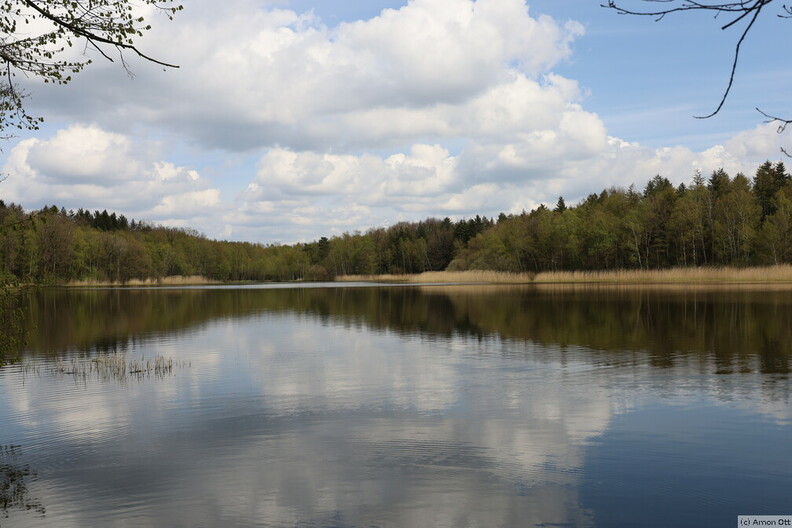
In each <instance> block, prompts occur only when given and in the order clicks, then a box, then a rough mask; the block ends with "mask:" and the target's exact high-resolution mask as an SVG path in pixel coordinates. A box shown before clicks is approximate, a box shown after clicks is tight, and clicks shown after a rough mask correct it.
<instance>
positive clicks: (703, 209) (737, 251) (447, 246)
mask: <svg viewBox="0 0 792 528" xmlns="http://www.w3.org/2000/svg"><path fill="white" fill-rule="evenodd" d="M780 263H792V178H790V175H789V174H788V173H787V172H786V168H785V167H784V164H783V163H782V162H777V163H772V162H770V161H767V162H765V163H763V164H762V165H761V166H759V167H758V168H757V170H756V173H755V175H754V176H753V177H751V178H749V177H747V176H745V175H744V174H741V173H738V174H736V175H734V176H733V177H732V176H730V175H729V174H727V173H726V172H725V171H724V170H722V169H719V170H716V171H714V172H713V173H712V174H711V175H710V176H709V177H708V178H705V176H704V175H703V174H701V173H696V174H695V175H694V177H693V179H692V181H691V182H689V184H687V185H686V184H680V185H679V186H676V187H675V186H674V185H673V184H672V183H671V182H670V181H669V180H668V179H667V178H665V177H663V176H660V175H657V176H655V177H654V178H652V179H651V180H650V181H649V182H648V183H647V184H646V186H645V188H644V189H643V190H642V191H638V190H636V189H635V188H634V187H633V186H631V187H630V188H628V189H621V188H610V189H605V190H603V191H602V192H601V193H599V194H591V195H590V196H588V197H587V198H586V199H585V200H582V201H581V202H580V203H578V204H577V205H572V206H567V204H566V203H565V201H564V199H563V197H560V198H559V199H558V202H557V204H556V206H555V207H554V208H553V209H550V208H548V207H546V206H544V205H542V206H539V207H538V208H536V209H534V210H532V211H530V212H525V211H523V212H522V213H520V214H509V215H507V214H505V213H501V214H500V215H498V217H497V218H487V217H481V216H476V217H475V218H469V219H461V220H456V221H453V220H451V219H450V218H444V219H438V218H428V219H426V220H423V221H420V222H401V223H398V224H395V225H392V226H390V227H387V228H373V229H369V230H368V231H366V232H365V233H361V232H354V233H344V234H343V235H340V236H333V237H330V238H328V237H322V238H320V239H319V240H316V241H313V242H310V243H298V244H293V245H265V244H254V243H247V242H228V241H216V240H209V239H207V238H206V237H205V236H204V235H202V234H200V233H198V232H197V231H195V230H192V229H181V228H174V227H165V226H159V225H154V224H152V223H150V222H146V221H135V220H129V219H127V218H126V217H125V216H124V215H119V214H117V213H108V212H107V211H106V210H105V211H102V212H99V211H93V212H90V211H85V210H83V209H80V210H78V211H66V210H65V209H63V208H58V207H57V206H55V205H53V206H47V207H44V208H42V209H41V210H38V211H32V212H26V211H24V210H23V209H22V207H21V206H19V205H17V204H6V203H5V202H3V201H2V200H0V279H2V280H3V281H9V280H15V281H17V282H22V283H40V284H62V283H68V282H70V281H77V280H91V281H98V282H118V283H124V282H127V281H129V280H132V279H161V278H164V277H168V276H179V275H181V276H195V275H198V276H203V277H205V278H207V279H211V280H218V281H268V280H272V281H290V280H331V279H333V278H334V277H336V276H340V275H374V274H402V273H421V272H424V271H440V270H446V269H447V270H450V271H458V270H459V271H461V270H468V269H479V270H497V271H511V272H541V271H561V270H613V269H660V268H669V267H690V266H738V267H739V266H761V265H770V264H780Z"/></svg>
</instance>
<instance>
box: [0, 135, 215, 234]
mask: <svg viewBox="0 0 792 528" xmlns="http://www.w3.org/2000/svg"><path fill="white" fill-rule="evenodd" d="M159 150H160V148H159V145H157V144H156V143H154V142H151V141H135V140H133V139H131V138H129V137H127V136H124V135H121V134H116V133H113V132H107V131H105V130H103V129H101V128H99V127H97V126H95V125H89V126H85V125H74V126H71V127H69V128H66V129H63V130H59V131H57V132H56V133H55V134H54V135H53V136H52V137H51V138H48V139H37V138H32V139H26V140H24V141H21V142H19V143H18V144H17V145H16V146H14V148H13V149H11V151H10V152H9V154H8V158H7V160H6V164H5V166H4V168H3V172H4V173H6V174H7V175H8V179H7V180H6V181H5V182H4V183H3V189H2V190H3V196H4V198H5V199H7V200H9V201H13V202H17V203H22V204H26V205H28V206H29V207H40V206H42V205H44V204H53V203H54V204H56V205H58V206H62V207H65V208H67V209H78V208H85V209H89V210H90V209H94V208H96V209H100V210H102V209H112V210H115V211H118V212H119V213H124V214H128V215H134V216H135V217H137V218H139V219H146V220H151V221H167V222H169V223H176V224H178V223H180V221H182V223H185V222H184V221H186V220H190V219H200V218H201V217H202V216H204V215H206V213H207V212H212V211H213V210H215V209H217V208H218V207H219V206H220V191H219V190H218V189H214V188H210V187H209V182H208V181H205V180H204V179H203V178H201V175H200V174H199V173H198V172H197V171H196V170H194V169H191V168H189V167H181V166H177V165H175V164H173V163H171V162H168V161H164V160H161V159H160V158H159Z"/></svg>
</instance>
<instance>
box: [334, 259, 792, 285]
mask: <svg viewBox="0 0 792 528" xmlns="http://www.w3.org/2000/svg"><path fill="white" fill-rule="evenodd" d="M335 280H336V282H384V283H396V284H429V283H440V284H451V283H459V284H787V283H788V284H790V285H792V265H787V264H783V265H776V266H768V267H752V268H671V269H665V270H613V271H555V272H541V273H511V272H502V271H485V270H469V271H427V272H424V273H419V274H415V275H407V274H404V275H346V276H339V277H336V279H335Z"/></svg>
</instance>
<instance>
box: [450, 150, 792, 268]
mask: <svg viewBox="0 0 792 528" xmlns="http://www.w3.org/2000/svg"><path fill="white" fill-rule="evenodd" d="M501 220H502V221H499V222H498V223H497V224H496V225H495V226H494V227H493V228H492V229H489V230H487V231H486V232H485V233H482V234H480V235H479V236H477V237H476V238H475V239H473V240H472V241H471V242H470V243H469V245H468V247H466V248H461V249H460V251H459V252H458V254H457V257H456V259H455V260H454V261H453V262H452V263H451V266H450V269H494V270H502V271H514V272H525V271H533V272H541V271H555V270H608V269H660V268H669V267H688V266H755V265H770V264H781V263H790V262H792V183H791V182H790V175H789V174H788V173H787V172H786V169H785V167H784V164H783V163H782V162H778V163H775V164H773V163H771V162H769V161H768V162H765V163H764V164H762V165H761V166H760V167H759V168H758V169H757V171H756V174H755V176H754V177H753V178H752V179H749V178H748V177H746V176H745V175H744V174H741V173H739V174H736V175H735V176H734V177H731V176H730V175H729V174H727V173H726V172H725V171H724V170H723V169H718V170H716V171H714V172H713V173H712V174H711V175H710V177H709V178H708V179H705V178H704V176H703V175H702V174H701V173H700V172H697V173H696V174H695V175H694V177H693V179H692V181H691V182H690V183H689V184H688V185H685V184H684V183H683V184H680V185H679V186H677V187H674V186H673V185H672V184H671V182H670V181H669V180H668V179H667V178H664V177H662V176H659V175H658V176H655V177H654V178H652V179H651V180H650V181H649V182H648V183H647V185H646V187H645V188H644V190H643V191H642V192H638V191H636V190H635V189H634V188H633V187H630V188H629V189H626V190H625V189H616V188H611V189H606V190H604V191H602V192H601V193H600V194H591V195H589V196H588V197H587V198H586V199H585V200H583V201H582V202H581V203H580V204H578V205H577V206H576V207H570V208H568V207H566V204H565V203H564V201H563V198H560V199H559V202H558V204H557V206H556V207H555V208H554V209H553V210H550V209H549V208H547V207H544V206H540V207H538V208H537V209H535V210H533V211H531V212H530V213H523V214H521V215H516V216H509V217H506V218H503V217H501Z"/></svg>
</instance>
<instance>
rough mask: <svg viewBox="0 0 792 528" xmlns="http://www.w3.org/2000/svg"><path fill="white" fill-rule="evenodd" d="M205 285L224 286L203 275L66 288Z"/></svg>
mask: <svg viewBox="0 0 792 528" xmlns="http://www.w3.org/2000/svg"><path fill="white" fill-rule="evenodd" d="M204 284H222V282H221V281H216V280H212V279H208V278H206V277H203V276H201V275H191V276H183V275H174V276H170V277H162V278H159V279H130V280H128V281H127V282H116V281H100V280H93V279H86V280H78V281H70V282H69V283H67V284H66V286H76V287H100V286H132V287H140V286H201V285H204Z"/></svg>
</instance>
